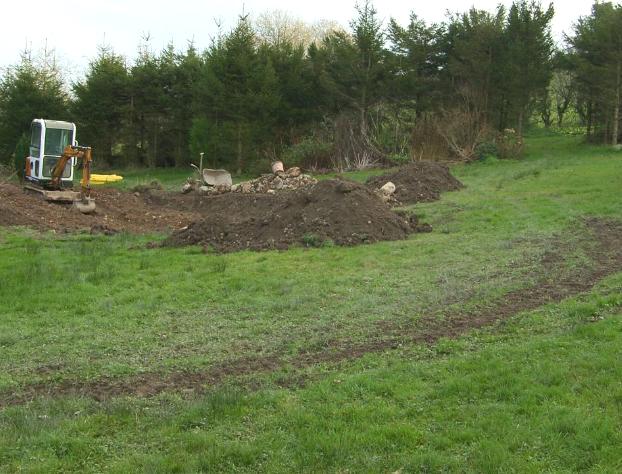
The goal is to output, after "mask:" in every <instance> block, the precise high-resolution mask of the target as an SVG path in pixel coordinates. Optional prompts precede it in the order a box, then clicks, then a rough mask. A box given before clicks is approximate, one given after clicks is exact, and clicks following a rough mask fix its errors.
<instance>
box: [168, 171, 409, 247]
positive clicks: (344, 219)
mask: <svg viewBox="0 0 622 474" xmlns="http://www.w3.org/2000/svg"><path fill="white" fill-rule="evenodd" d="M201 211H202V212H203V213H204V214H206V215H207V216H208V217H205V218H204V219H201V220H199V221H197V222H194V223H192V224H191V225H190V226H188V227H187V228H186V229H182V230H179V231H175V232H174V233H173V234H172V235H171V236H170V237H169V238H168V239H167V240H166V241H165V242H164V245H165V246H183V245H203V246H205V247H213V248H215V249H216V250H218V251H225V252H227V251H235V250H242V249H253V250H263V249H285V248H287V247H289V246H290V245H295V244H302V245H308V246H316V245H321V244H322V243H323V242H326V241H332V242H333V243H335V244H337V245H357V244H362V243H371V242H378V241H381V240H400V239H405V238H406V237H407V236H408V235H409V234H410V233H411V232H413V231H414V230H418V229H420V227H417V225H416V218H414V217H412V216H411V217H410V219H408V218H405V217H403V216H401V215H399V214H397V213H395V212H393V211H392V210H391V209H389V207H388V206H387V205H386V204H384V203H383V202H382V201H381V200H380V199H379V198H378V197H377V196H376V195H375V194H374V193H373V192H372V191H370V190H369V189H368V188H367V187H365V186H363V185H361V184H358V183H354V182H351V181H345V180H334V179H333V180H326V181H321V182H319V183H317V184H316V185H315V186H312V187H309V188H303V189H298V190H296V191H291V192H283V193H276V194H254V195H246V194H238V193H230V194H223V195H220V196H214V197H212V198H210V199H207V200H205V201H204V203H203V206H202V208H201Z"/></svg>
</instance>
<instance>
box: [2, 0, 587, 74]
mask: <svg viewBox="0 0 622 474" xmlns="http://www.w3.org/2000/svg"><path fill="white" fill-rule="evenodd" d="M498 3H500V1H499V0H469V1H460V0H425V1H417V0H412V1H410V2H407V1H399V0H383V1H380V0H377V1H376V2H374V4H375V6H376V9H377V10H378V14H379V16H380V18H383V19H385V20H388V19H389V18H391V17H393V18H396V19H397V20H399V21H400V22H402V23H406V22H407V21H408V16H409V13H410V12H411V11H414V12H415V13H417V15H419V16H420V17H423V18H425V19H426V20H428V21H441V20H443V19H444V17H445V14H446V12H447V11H448V10H449V11H452V12H454V11H460V12H462V11H465V10H467V9H469V8H470V7H471V6H473V5H474V6H475V7H477V8H481V9H486V10H491V11H492V10H494V8H495V6H496V5H497V4H498ZM501 3H504V4H506V5H509V4H511V0H510V1H507V0H506V1H501ZM542 3H543V4H544V5H548V2H542ZM553 3H554V5H555V12H556V13H555V19H554V21H553V33H554V35H555V38H556V39H557V40H560V39H561V37H562V32H563V31H566V32H569V31H570V29H571V26H572V23H573V22H574V21H576V19H577V18H578V17H579V16H580V15H586V14H588V13H589V12H590V8H591V5H592V3H593V2H592V0H571V1H568V0H566V1H563V0H556V1H554V2H553ZM354 4H355V0H343V1H342V0H306V1H303V2H295V1H282V0H214V1H200V0H174V1H170V0H167V1H163V0H107V1H104V0H96V1H92V0H91V1H89V0H62V1H52V0H29V1H24V0H22V1H16V0H9V1H6V2H3V5H2V7H3V12H2V13H3V15H2V16H3V18H4V19H3V21H2V27H1V28H0V68H1V67H6V66H8V65H11V64H16V63H17V62H18V61H19V55H20V52H21V51H23V50H24V49H25V47H26V46H28V47H30V48H31V49H32V50H33V51H37V50H39V49H41V48H43V47H44V46H45V45H46V43H47V46H48V48H51V49H54V50H55V51H56V55H57V57H58V58H59V60H60V63H61V64H62V65H64V66H65V67H66V68H68V69H70V70H71V72H70V71H67V75H68V76H71V77H77V76H79V75H80V74H81V73H82V72H83V71H84V70H85V69H86V67H87V65H88V61H89V60H90V59H92V58H93V57H94V56H95V55H96V54H97V47H98V45H101V44H104V43H105V44H107V45H109V46H111V47H112V48H113V49H114V51H115V52H117V53H120V54H123V55H125V56H127V57H128V58H130V59H132V58H133V57H134V56H135V54H136V51H137V47H138V44H139V42H140V40H141V37H143V36H144V35H145V34H149V36H150V38H151V44H152V47H153V49H155V50H160V49H161V48H163V47H164V46H165V45H166V44H167V43H169V42H170V41H173V43H174V44H175V46H176V47H177V48H180V49H183V48H185V46H186V44H187V42H188V40H194V42H195V45H196V46H197V47H198V48H199V49H203V48H205V47H206V46H207V45H208V44H209V42H210V38H211V37H213V36H214V35H215V33H216V31H217V26H216V20H217V21H219V22H220V23H221V24H222V26H223V28H224V29H225V30H228V29H229V28H231V27H232V26H233V25H234V24H235V21H236V19H237V16H238V14H240V13H241V12H242V11H245V12H246V13H250V14H251V15H257V14H260V13H262V12H264V11H267V10H276V9H278V10H284V11H287V12H288V13H290V14H291V15H293V16H296V17H299V18H301V19H302V20H304V21H306V22H309V23H312V22H314V21H316V20H320V19H330V20H335V21H337V22H339V23H341V24H342V25H344V26H347V25H348V23H349V21H350V20H351V19H352V18H353V16H354V15H355V12H354Z"/></svg>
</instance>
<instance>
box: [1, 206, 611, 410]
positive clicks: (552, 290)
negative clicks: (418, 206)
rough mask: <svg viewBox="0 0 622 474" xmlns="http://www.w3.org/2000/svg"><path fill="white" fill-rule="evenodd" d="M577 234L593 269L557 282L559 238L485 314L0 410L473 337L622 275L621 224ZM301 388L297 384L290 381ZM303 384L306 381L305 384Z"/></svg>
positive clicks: (31, 394) (33, 393)
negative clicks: (531, 279) (532, 271)
mask: <svg viewBox="0 0 622 474" xmlns="http://www.w3.org/2000/svg"><path fill="white" fill-rule="evenodd" d="M577 228H578V229H579V231H580V234H579V235H580V238H579V242H578V249H579V250H582V251H584V252H585V253H586V254H587V255H588V256H589V258H590V260H591V262H592V265H591V266H584V267H582V268H580V269H579V270H578V271H576V272H573V273H571V274H564V273H563V272H562V273H561V274H560V271H559V270H560V269H561V267H562V265H563V263H564V261H565V257H566V254H569V253H572V252H573V251H575V250H577V246H576V245H577V243H568V239H564V238H563V237H558V238H557V239H556V240H555V242H554V244H555V245H554V246H553V250H552V251H551V252H548V253H547V254H545V256H544V258H543V259H542V266H541V271H540V275H539V278H538V281H537V283H536V284H535V285H533V286H530V287H528V288H523V289H519V290H515V291H511V292H509V293H507V294H506V295H504V296H503V297H502V298H500V299H499V300H497V301H494V302H492V303H489V304H488V305H487V306H485V307H481V308H477V309H473V310H469V311H464V312H455V313H450V314H447V315H446V316H445V317H444V318H441V317H438V316H437V315H426V316H423V317H422V318H420V319H419V320H418V321H417V323H416V325H415V326H411V327H407V328H403V327H399V326H398V325H395V324H394V325H392V324H390V323H388V324H387V323H384V324H382V326H379V331H380V334H379V338H378V339H376V340H373V341H366V342H362V343H360V342H359V343H354V342H351V341H336V340H335V341H330V342H329V343H328V344H327V345H326V346H325V347H324V348H322V349H320V350H317V351H307V352H302V353H299V354H297V355H295V356H293V357H289V358H287V357H285V356H284V355H283V354H269V355H264V356H256V357H242V358H239V359H236V360H233V361H225V362H223V363H222V364H217V365H214V366H212V367H210V368H208V369H206V370H203V371H197V372H172V373H168V374H166V373H165V374H163V373H158V372H150V373H145V374H140V375H137V376H132V377H127V378H120V379H115V378H106V377H102V378H100V379H98V380H95V381H83V380H64V381H60V382H52V383H49V382H48V383H44V382H42V383H36V384H31V385H27V386H24V387H22V388H21V389H20V391H16V392H5V393H0V408H4V407H7V406H12V405H20V404H24V403H28V402H30V401H32V400H35V399H39V398H44V397H52V398H57V397H64V396H72V397H75V396H80V397H89V398H93V399H95V400H98V401H103V400H108V399H110V398H114V397H121V396H133V397H152V396H155V395H158V394H160V393H164V392H178V393H200V392H201V391H203V390H205V388H206V387H207V386H216V385H219V384H222V383H223V382H224V381H226V380H228V379H232V378H235V377H240V376H245V375H252V374H260V373H270V372H273V371H276V370H279V369H282V368H284V367H293V368H295V369H303V368H306V367H310V366H313V365H316V364H321V363H328V364H334V363H339V362H343V361H347V360H350V359H356V358H359V357H362V356H363V355H365V354H369V353H375V352H382V351H385V350H390V349H393V348H397V347H400V346H402V345H404V344H433V343H435V342H436V341H438V340H439V339H441V338H456V337H459V336H462V335H464V334H466V333H467V332H469V331H471V330H475V329H478V328H482V327H485V326H490V325H493V324H495V323H497V322H499V321H502V320H505V319H508V318H510V317H512V316H514V315H517V314H518V313H521V312H524V311H530V310H533V309H536V308H538V307H540V306H543V305H545V304H548V303H556V302H559V301H561V300H563V299H565V298H568V297H571V296H575V295H577V294H580V293H583V292H586V291H589V290H590V289H591V288H592V287H593V286H594V285H595V284H596V283H598V282H599V281H600V280H602V279H603V278H605V277H606V276H608V275H611V274H614V273H617V272H620V271H622V223H621V222H618V221H614V220H607V219H599V218H586V219H584V220H583V221H582V222H580V223H579V224H577ZM294 380H296V381H297V382H300V380H301V377H298V378H294ZM303 382H304V380H303Z"/></svg>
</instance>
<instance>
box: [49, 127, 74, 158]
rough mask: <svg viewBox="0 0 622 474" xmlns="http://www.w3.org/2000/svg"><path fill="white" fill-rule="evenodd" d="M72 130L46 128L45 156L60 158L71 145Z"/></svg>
mask: <svg viewBox="0 0 622 474" xmlns="http://www.w3.org/2000/svg"><path fill="white" fill-rule="evenodd" d="M72 133H73V132H72V130H66V129H60V128H48V129H46V131H45V154H46V155H53V156H60V155H62V154H63V150H64V149H65V147H66V146H67V145H71V144H72V143H73V139H72V138H73V137H72Z"/></svg>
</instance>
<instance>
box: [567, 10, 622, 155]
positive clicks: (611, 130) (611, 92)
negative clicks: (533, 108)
mask: <svg viewBox="0 0 622 474" xmlns="http://www.w3.org/2000/svg"><path fill="white" fill-rule="evenodd" d="M568 42H569V44H570V47H571V53H572V62H573V64H574V69H575V72H576V75H577V80H578V83H579V86H580V88H579V91H578V93H579V101H580V102H583V103H584V104H586V116H587V125H588V134H589V133H590V132H591V130H592V122H593V120H594V119H595V120H596V121H598V122H599V124H600V125H601V126H602V128H603V129H604V130H605V132H608V133H605V134H603V135H604V136H608V137H609V141H610V143H611V144H613V145H616V144H617V143H618V140H619V122H620V98H621V97H620V95H621V92H622V91H621V89H622V6H620V5H614V4H612V3H610V2H606V3H594V5H593V6H592V12H591V15H589V16H586V17H582V18H580V19H579V21H578V22H577V23H576V25H575V27H574V35H573V36H571V37H569V38H568Z"/></svg>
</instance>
